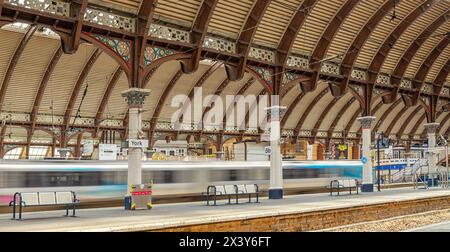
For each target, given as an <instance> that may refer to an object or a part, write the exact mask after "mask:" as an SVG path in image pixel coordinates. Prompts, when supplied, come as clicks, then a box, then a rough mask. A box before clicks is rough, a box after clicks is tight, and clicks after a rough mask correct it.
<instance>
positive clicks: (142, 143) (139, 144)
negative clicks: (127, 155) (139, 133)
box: [128, 139, 148, 148]
mask: <svg viewBox="0 0 450 252" xmlns="http://www.w3.org/2000/svg"><path fill="white" fill-rule="evenodd" d="M128 148H148V140H137V139H129V140H128Z"/></svg>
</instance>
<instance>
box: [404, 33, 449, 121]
mask: <svg viewBox="0 0 450 252" xmlns="http://www.w3.org/2000/svg"><path fill="white" fill-rule="evenodd" d="M449 43H450V34H449V35H447V36H445V37H444V38H443V39H442V40H441V41H440V42H439V44H438V45H437V46H436V47H435V48H434V49H433V51H431V52H430V54H428V56H427V58H426V59H425V60H424V61H423V63H422V65H420V68H419V70H418V71H417V73H416V76H415V77H414V80H413V81H412V83H413V88H414V89H416V90H417V91H416V93H415V94H414V98H413V103H416V102H417V100H418V99H419V97H420V95H421V94H422V87H423V85H424V84H425V78H426V77H427V75H428V73H429V71H430V69H431V67H432V66H433V63H434V62H435V61H436V59H437V58H438V57H439V55H440V54H441V53H442V51H443V50H444V49H445V48H446V47H447V46H448V44H449ZM432 116H433V117H434V115H432Z"/></svg>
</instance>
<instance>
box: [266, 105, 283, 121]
mask: <svg viewBox="0 0 450 252" xmlns="http://www.w3.org/2000/svg"><path fill="white" fill-rule="evenodd" d="M264 110H265V111H266V113H267V118H268V119H270V120H271V121H279V120H281V118H282V117H283V115H284V113H286V110H287V109H286V107H282V106H272V107H268V108H265V109H264Z"/></svg>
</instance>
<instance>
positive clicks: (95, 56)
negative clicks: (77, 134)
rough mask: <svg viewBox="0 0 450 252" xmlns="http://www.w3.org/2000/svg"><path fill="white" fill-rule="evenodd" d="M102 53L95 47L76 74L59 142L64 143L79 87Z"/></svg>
mask: <svg viewBox="0 0 450 252" xmlns="http://www.w3.org/2000/svg"><path fill="white" fill-rule="evenodd" d="M101 54H102V50H100V49H96V50H95V51H94V53H92V55H91V57H90V58H89V60H88V61H87V62H86V65H85V66H84V68H83V70H82V71H81V73H80V76H78V80H77V82H76V83H75V86H74V88H73V90H72V94H71V95H70V99H69V102H68V103H67V107H66V112H65V113H64V123H63V134H62V135H61V137H63V139H62V141H61V143H62V144H63V145H64V144H65V142H66V141H65V137H66V136H65V133H66V131H67V130H68V129H69V124H70V116H71V115H72V110H73V108H74V107H75V102H76V101H77V98H78V95H79V93H80V89H81V87H82V86H83V84H84V82H85V80H86V78H87V76H88V75H89V72H90V71H91V69H92V67H93V66H94V64H95V62H96V61H97V59H98V58H99V57H100V55H101Z"/></svg>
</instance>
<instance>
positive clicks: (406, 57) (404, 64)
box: [385, 10, 450, 102]
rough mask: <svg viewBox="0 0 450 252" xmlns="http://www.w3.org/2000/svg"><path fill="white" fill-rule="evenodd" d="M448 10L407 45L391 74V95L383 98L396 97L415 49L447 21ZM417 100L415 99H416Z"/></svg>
mask: <svg viewBox="0 0 450 252" xmlns="http://www.w3.org/2000/svg"><path fill="white" fill-rule="evenodd" d="M449 14H450V10H448V11H446V12H445V13H444V14H443V15H441V16H440V17H438V18H437V19H436V20H435V21H434V22H433V23H432V24H430V25H429V26H428V27H427V28H425V30H424V31H423V32H422V33H421V34H420V35H419V36H418V37H417V39H416V40H414V42H413V43H411V45H410V46H409V48H408V49H407V50H406V51H405V53H404V54H403V55H402V57H401V58H400V60H399V62H398V64H397V66H396V67H395V70H394V71H393V73H392V75H391V84H392V85H393V86H394V87H395V88H394V90H393V91H392V93H391V97H387V98H386V99H385V100H386V101H389V100H393V99H395V97H397V94H398V92H399V90H400V85H401V82H402V79H403V76H404V74H405V72H406V70H407V68H408V66H409V63H410V62H411V60H412V58H413V57H414V56H415V55H416V53H417V51H418V50H419V49H420V48H421V47H422V45H423V44H424V43H425V41H427V39H428V38H429V37H430V36H432V35H433V33H434V32H435V31H436V30H437V29H439V27H440V26H441V25H442V24H444V23H445V22H447V20H448V18H449ZM416 102H417V101H416Z"/></svg>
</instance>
